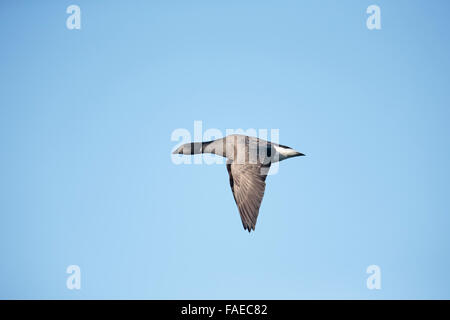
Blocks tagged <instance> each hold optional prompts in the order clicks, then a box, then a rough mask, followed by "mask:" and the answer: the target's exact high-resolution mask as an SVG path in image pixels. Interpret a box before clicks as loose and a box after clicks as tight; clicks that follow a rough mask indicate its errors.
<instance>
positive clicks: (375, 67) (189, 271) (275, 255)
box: [0, 0, 450, 299]
mask: <svg viewBox="0 0 450 320" xmlns="http://www.w3.org/2000/svg"><path fill="white" fill-rule="evenodd" d="M71 4H77V5H79V6H80V7H81V30H68V29H67V28H66V19H67V17H68V16H69V15H68V14H67V13H66V8H67V7H68V6H69V5H71ZM371 4H377V5H379V6H380V7H381V19H382V20H381V23H382V29H381V30H375V31H370V30H368V29H367V27H366V19H367V17H368V15H367V14H366V8H367V7H368V6H369V5H371ZM449 10H450V5H449V2H448V1H381V0H376V1H375V0H373V1H372V0H371V1H356V0H355V1H313V0H309V1H261V0H258V1H256V0H255V1H237V0H233V1H133V2H130V1H85V0H84V1H81V0H77V1H57V2H56V1H39V2H38V1H33V2H32V1H2V3H1V4H0V38H1V50H0V147H1V157H0V219H1V220H0V259H1V260H0V298H25V299H28V298H45V299H47V298H62V299H72V298H74V299H78V298H86V299H91V298H127V299H128V298H137V299H140V298H149V299H153V298H157V299H166V298H193V299H196V298H209V299H215V298H235V299H241V298H243V299H253V298H255V299H257V298H267V299H304V298H307V299H309V298H325V299H334V298H340V299H347V298H356V299H380V298H384V299H392V298H406V299H409V298H425V299H429V298H447V299H448V298H450V276H449V270H450V257H449V252H450V247H449V244H450V236H449V233H448V230H449V226H450V218H449V209H448V208H449V201H450V200H449V180H450V170H449V161H450V153H449V147H450V145H449V134H450V129H449V123H448V122H449V116H450V114H449V106H450V93H449V83H450V82H449V81H450V64H449V56H450V48H449V45H450V41H449V40H450V39H449V36H450V33H449V27H450V22H449V20H448V12H449ZM194 120H201V121H203V128H204V130H206V129H208V128H218V129H220V130H221V131H222V132H225V130H226V129H228V128H232V129H233V128H243V129H247V128H257V129H259V128H266V129H279V130H280V143H282V144H286V145H288V146H290V147H292V148H294V149H296V150H298V151H300V152H303V153H305V154H307V156H306V157H302V158H294V159H290V160H287V161H284V162H282V163H281V165H280V170H279V172H278V174H276V175H273V176H270V177H268V179H267V188H266V195H265V197H264V200H263V202H262V206H261V211H260V215H259V219H258V224H257V226H256V232H252V233H251V234H248V232H246V231H244V230H243V228H242V224H241V221H240V218H239V214H238V211H237V208H236V205H235V203H234V200H233V196H232V193H231V190H230V187H229V184H228V175H227V171H226V169H225V166H224V165H223V166H219V165H212V166H208V165H178V166H177V165H174V164H173V163H172V161H171V156H170V152H171V150H172V149H173V147H174V146H175V145H176V142H174V141H171V139H170V136H171V133H172V131H173V130H175V129H177V128H186V129H188V130H190V131H191V132H193V124H194ZM71 264H75V265H79V266H80V268H81V290H68V289H67V288H66V279H67V277H68V274H66V268H67V266H68V265H71ZM371 264H376V265H379V266H380V268H381V273H382V289H381V290H368V289H367V287H366V279H367V277H368V274H366V268H367V267H368V266H369V265H371Z"/></svg>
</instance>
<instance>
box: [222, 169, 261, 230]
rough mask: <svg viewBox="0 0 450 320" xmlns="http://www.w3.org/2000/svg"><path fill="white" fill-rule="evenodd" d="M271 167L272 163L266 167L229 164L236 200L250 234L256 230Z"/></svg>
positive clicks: (243, 223)
mask: <svg viewBox="0 0 450 320" xmlns="http://www.w3.org/2000/svg"><path fill="white" fill-rule="evenodd" d="M269 167H270V163H269V164H266V165H262V164H235V163H233V162H229V163H227V170H228V174H229V176H230V186H231V190H232V191H233V196H234V200H235V201H236V205H237V207H238V209H239V213H240V215H241V220H242V225H243V227H244V229H246V230H248V232H250V231H251V230H255V225H256V220H257V218H258V213H259V208H260V206H261V201H262V199H263V196H264V190H265V188H266V182H265V181H266V177H267V172H268V169H269Z"/></svg>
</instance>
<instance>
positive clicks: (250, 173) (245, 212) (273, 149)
mask: <svg viewBox="0 0 450 320" xmlns="http://www.w3.org/2000/svg"><path fill="white" fill-rule="evenodd" d="M200 153H212V154H216V155H219V156H222V157H226V158H227V170H228V175H229V176H230V186H231V190H232V192H233V196H234V200H235V201H236V204H237V206H238V209H239V213H240V215H241V220H242V225H243V226H244V229H245V230H248V232H250V231H251V230H255V225H256V219H257V218H258V213H259V207H260V206H261V201H262V198H263V196H264V189H265V187H266V182H265V181H266V177H267V173H268V171H269V168H270V165H271V164H272V163H274V162H278V161H282V160H285V159H288V158H292V157H298V156H304V154H303V153H300V152H297V151H295V150H293V149H292V148H290V147H287V146H283V145H281V144H277V143H272V142H270V141H266V140H262V139H258V138H255V137H249V136H245V135H240V134H233V135H229V136H226V137H225V138H222V139H217V140H212V141H206V142H191V143H186V144H183V145H181V146H180V147H179V148H177V149H176V150H175V151H173V154H184V155H193V154H200Z"/></svg>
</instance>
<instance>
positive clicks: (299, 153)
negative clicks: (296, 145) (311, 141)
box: [294, 151, 304, 157]
mask: <svg viewBox="0 0 450 320" xmlns="http://www.w3.org/2000/svg"><path fill="white" fill-rule="evenodd" d="M301 156H304V154H303V153H301V152H298V151H295V154H294V157H301Z"/></svg>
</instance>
